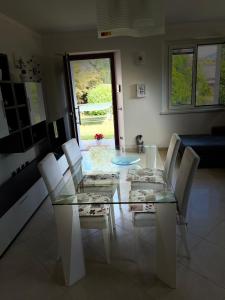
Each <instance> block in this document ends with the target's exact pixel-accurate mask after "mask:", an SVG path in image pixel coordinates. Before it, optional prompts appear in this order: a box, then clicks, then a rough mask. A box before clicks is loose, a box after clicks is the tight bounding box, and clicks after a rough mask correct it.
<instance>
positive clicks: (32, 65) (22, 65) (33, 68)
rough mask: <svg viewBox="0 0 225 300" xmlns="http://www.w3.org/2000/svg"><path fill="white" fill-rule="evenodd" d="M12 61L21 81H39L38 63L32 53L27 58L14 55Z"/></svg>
mask: <svg viewBox="0 0 225 300" xmlns="http://www.w3.org/2000/svg"><path fill="white" fill-rule="evenodd" d="M14 61H15V68H16V69H17V70H18V72H19V77H20V80H21V81H23V82H25V81H35V82H40V81H41V71H40V63H39V62H38V61H37V58H36V57H35V56H34V55H32V56H31V57H28V58H25V57H16V56H14Z"/></svg>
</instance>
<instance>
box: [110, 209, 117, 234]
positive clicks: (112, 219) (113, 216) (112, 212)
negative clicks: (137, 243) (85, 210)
mask: <svg viewBox="0 0 225 300" xmlns="http://www.w3.org/2000/svg"><path fill="white" fill-rule="evenodd" d="M110 218H111V223H112V227H113V230H115V229H116V221H115V212H114V205H113V204H111V205H110Z"/></svg>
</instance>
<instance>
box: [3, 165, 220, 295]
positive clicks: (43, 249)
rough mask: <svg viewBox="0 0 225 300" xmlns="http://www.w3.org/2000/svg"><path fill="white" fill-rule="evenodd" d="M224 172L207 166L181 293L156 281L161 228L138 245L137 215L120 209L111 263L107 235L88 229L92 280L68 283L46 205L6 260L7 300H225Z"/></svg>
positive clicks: (183, 261) (195, 196)
mask: <svg viewBox="0 0 225 300" xmlns="http://www.w3.org/2000/svg"><path fill="white" fill-rule="evenodd" d="M224 182H225V170H222V169H221V170H218V169H217V170H207V169H200V170H198V172H197V175H196V178H195V182H194V186H193V190H192V194H191V201H190V214H189V215H190V217H189V235H188V238H189V245H190V248H191V255H192V258H191V260H188V259H187V258H186V257H185V255H184V254H185V253H184V251H183V249H182V244H181V240H180V236H179V232H178V234H177V249H178V255H177V282H178V284H177V289H174V290H173V289H169V288H168V287H166V286H165V285H164V284H162V283H161V282H160V281H158V280H157V278H155V276H154V272H155V230H154V228H145V229H139V231H138V246H136V247H135V245H136V244H137V243H135V239H134V231H133V227H132V222H131V215H130V213H129V212H128V208H127V207H126V206H123V207H122V210H120V209H119V207H118V206H117V207H116V209H115V211H116V234H115V236H114V237H113V238H112V241H111V243H112V245H111V249H112V263H111V264H110V265H107V264H106V263H105V256H104V248H103V240H102V236H101V232H99V231H96V230H93V231H84V230H83V242H84V250H85V257H86V268H87V276H86V277H85V278H84V279H82V280H81V281H80V282H79V283H77V284H76V285H74V286H72V287H65V286H64V285H63V277H62V270H61V268H60V262H56V252H57V251H56V244H57V243H56V230H55V224H54V216H53V211H52V207H51V204H50V201H49V200H46V201H45V202H44V203H43V205H42V206H41V208H40V209H39V210H38V212H37V213H36V214H35V215H34V217H33V218H32V220H31V221H30V222H29V223H28V225H27V226H26V228H25V229H24V230H23V232H22V233H21V234H20V235H19V236H18V238H17V239H16V241H15V242H14V243H13V245H12V246H11V247H10V249H9V250H8V252H7V253H6V254H5V255H4V257H3V258H2V259H1V261H0V299H1V300H19V299H21V300H27V299H29V300H36V299H41V300H45V299H54V300H58V299H65V300H72V299H77V300H83V299H84V300H85V299H91V300H92V299H93V300H94V299H98V300H100V299H117V300H119V299H131V300H132V299H135V300H139V299H140V300H144V299H148V300H149V299H160V300H161V299H162V300H163V299H166V300H168V299H172V300H176V299H179V300H183V299H185V300H186V299H187V300H192V299H196V300H199V299H202V300H203V299H204V300H214V299H215V300H220V299H221V300H225V184H224Z"/></svg>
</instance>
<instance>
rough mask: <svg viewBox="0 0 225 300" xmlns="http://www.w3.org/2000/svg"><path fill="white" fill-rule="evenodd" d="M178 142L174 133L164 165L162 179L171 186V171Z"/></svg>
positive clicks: (178, 138)
mask: <svg viewBox="0 0 225 300" xmlns="http://www.w3.org/2000/svg"><path fill="white" fill-rule="evenodd" d="M180 142H181V139H180V137H179V136H178V134H176V133H174V134H173V135H172V137H171V139H170V144H169V148H168V151H167V155H166V161H165V165H164V177H165V180H166V182H167V183H168V184H169V185H171V184H172V179H173V171H174V166H175V163H176V159H177V154H178V150H179V147H180Z"/></svg>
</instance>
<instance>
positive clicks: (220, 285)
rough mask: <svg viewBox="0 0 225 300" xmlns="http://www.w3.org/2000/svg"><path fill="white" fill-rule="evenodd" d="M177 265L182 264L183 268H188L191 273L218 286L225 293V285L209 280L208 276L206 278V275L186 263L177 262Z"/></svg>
mask: <svg viewBox="0 0 225 300" xmlns="http://www.w3.org/2000/svg"><path fill="white" fill-rule="evenodd" d="M177 263H178V264H181V265H182V266H183V267H185V268H187V269H188V270H189V271H191V272H193V273H195V274H197V275H198V276H200V277H202V278H203V279H206V280H208V281H209V282H211V283H213V284H214V285H216V286H217V287H219V288H222V289H223V290H224V292H225V285H222V284H220V283H218V282H216V281H215V280H213V279H211V278H209V277H208V276H206V275H204V274H202V273H200V272H199V271H196V270H194V269H193V268H192V267H190V266H189V265H186V264H185V263H183V262H182V260H181V261H179V262H177Z"/></svg>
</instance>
